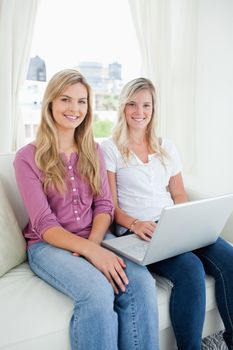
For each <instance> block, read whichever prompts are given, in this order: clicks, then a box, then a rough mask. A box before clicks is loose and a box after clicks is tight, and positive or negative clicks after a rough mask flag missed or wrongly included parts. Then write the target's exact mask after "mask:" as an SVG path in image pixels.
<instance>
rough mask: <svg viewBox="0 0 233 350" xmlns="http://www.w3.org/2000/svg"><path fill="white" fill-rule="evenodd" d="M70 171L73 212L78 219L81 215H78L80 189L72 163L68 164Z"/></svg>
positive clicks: (77, 219)
mask: <svg viewBox="0 0 233 350" xmlns="http://www.w3.org/2000/svg"><path fill="white" fill-rule="evenodd" d="M68 171H69V178H70V180H71V189H72V202H73V212H74V217H75V220H76V221H79V220H80V217H79V215H78V189H77V185H76V184H75V177H74V171H73V167H72V165H70V164H69V165H68Z"/></svg>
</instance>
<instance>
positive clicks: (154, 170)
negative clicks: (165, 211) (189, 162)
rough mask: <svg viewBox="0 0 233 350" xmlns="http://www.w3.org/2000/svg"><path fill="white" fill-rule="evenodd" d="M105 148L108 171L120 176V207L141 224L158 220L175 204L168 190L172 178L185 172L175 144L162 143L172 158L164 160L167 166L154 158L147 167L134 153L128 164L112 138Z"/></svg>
mask: <svg viewBox="0 0 233 350" xmlns="http://www.w3.org/2000/svg"><path fill="white" fill-rule="evenodd" d="M101 147H102V149H103V151H104V155H105V162H106V168H107V170H109V171H112V172H114V173H116V184H117V195H118V205H119V207H120V208H121V209H123V210H124V211H125V212H126V213H127V214H128V215H130V216H133V217H135V218H137V219H139V220H153V221H156V220H158V218H159V215H160V213H161V210H162V208H163V207H165V206H170V205H173V204H174V203H173V200H172V198H171V195H170V192H168V190H167V186H168V184H169V180H170V178H171V176H174V175H176V174H178V173H179V172H180V171H181V169H182V164H181V160H180V157H179V154H178V152H177V149H176V147H175V146H174V144H173V143H172V142H171V141H170V140H168V139H163V140H162V147H163V149H164V150H165V151H166V152H167V153H168V155H169V158H168V157H164V164H165V166H164V165H163V164H162V163H161V161H160V160H159V159H158V158H157V157H156V156H155V155H154V154H150V155H149V156H148V163H143V162H142V161H141V160H140V159H139V158H138V157H137V156H136V154H134V153H133V152H131V156H130V158H129V161H128V162H127V163H126V162H125V160H124V159H123V158H122V156H121V153H120V152H119V150H118V148H117V146H116V144H115V142H114V141H113V139H112V138H110V139H107V140H105V141H103V143H102V144H101Z"/></svg>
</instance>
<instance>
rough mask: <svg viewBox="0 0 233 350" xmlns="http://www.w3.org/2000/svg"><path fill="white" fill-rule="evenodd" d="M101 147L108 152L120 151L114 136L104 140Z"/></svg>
mask: <svg viewBox="0 0 233 350" xmlns="http://www.w3.org/2000/svg"><path fill="white" fill-rule="evenodd" d="M101 147H102V149H103V150H104V152H106V153H108V151H111V152H115V153H118V148H117V145H116V143H115V141H114V140H113V138H112V137H109V138H108V139H105V140H104V141H102V143H101Z"/></svg>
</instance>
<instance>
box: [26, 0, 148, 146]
mask: <svg viewBox="0 0 233 350" xmlns="http://www.w3.org/2000/svg"><path fill="white" fill-rule="evenodd" d="M54 6H55V7H54ZM90 7H92V8H93V11H92V13H93V15H92V16H90V11H87V9H89V8H90ZM95 7H96V11H97V7H98V16H96V15H95V14H96V11H95ZM100 7H101V8H102V9H103V11H99V10H100ZM54 8H56V13H55V16H52V17H51V16H50V15H49V13H51V11H54ZM113 10H114V11H113ZM77 13H82V17H80V16H79V15H77ZM117 15H118V16H117ZM64 18H65V19H67V18H68V19H69V26H67V25H62V28H61V23H63V22H64ZM119 18H121V21H120V24H119ZM51 21H52V22H51ZM87 21H88V22H90V23H91V26H87V28H88V29H86V23H87ZM83 28H85V30H84V31H83ZM103 33H104V40H103ZM83 37H84V38H83ZM51 42H52V45H51ZM71 52H72V54H71ZM64 68H76V69H78V70H79V71H80V72H81V73H82V74H83V75H84V76H85V78H86V79H87V81H88V82H89V84H90V85H91V87H92V90H93V107H94V108H93V109H94V123H93V131H94V135H95V137H96V139H103V138H105V137H109V136H110V135H111V131H112V127H113V125H114V122H115V118H116V111H117V108H118V96H119V93H120V90H121V88H122V86H123V85H124V84H125V83H126V82H127V81H128V80H130V79H133V78H135V77H138V76H139V75H140V69H141V63H140V54H139V49H138V45H137V40H136V34H135V32H134V28H133V23H132V19H131V14H130V10H129V5H128V2H127V1H125V0H101V1H100V2H96V1H95V0H86V2H83V1H81V0H66V1H64V2H63V1H60V2H56V1H55V0H47V1H45V0H44V1H42V2H41V6H40V9H39V13H38V16H37V23H36V27H35V34H34V39H33V44H32V52H31V57H30V61H29V66H28V71H27V79H26V80H25V83H24V86H23V89H22V91H21V97H20V98H21V110H22V113H23V118H24V138H25V144H26V143H28V142H31V141H32V140H33V139H34V138H35V135H36V130H37V126H38V124H39V121H40V111H41V101H42V98H43V93H44V90H45V87H46V84H47V81H48V80H49V79H50V78H51V76H52V75H53V74H54V73H55V72H56V71H58V70H60V69H64Z"/></svg>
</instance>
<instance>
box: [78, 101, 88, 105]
mask: <svg viewBox="0 0 233 350" xmlns="http://www.w3.org/2000/svg"><path fill="white" fill-rule="evenodd" d="M79 103H81V104H84V105H85V104H86V103H87V101H84V100H81V101H79Z"/></svg>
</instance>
